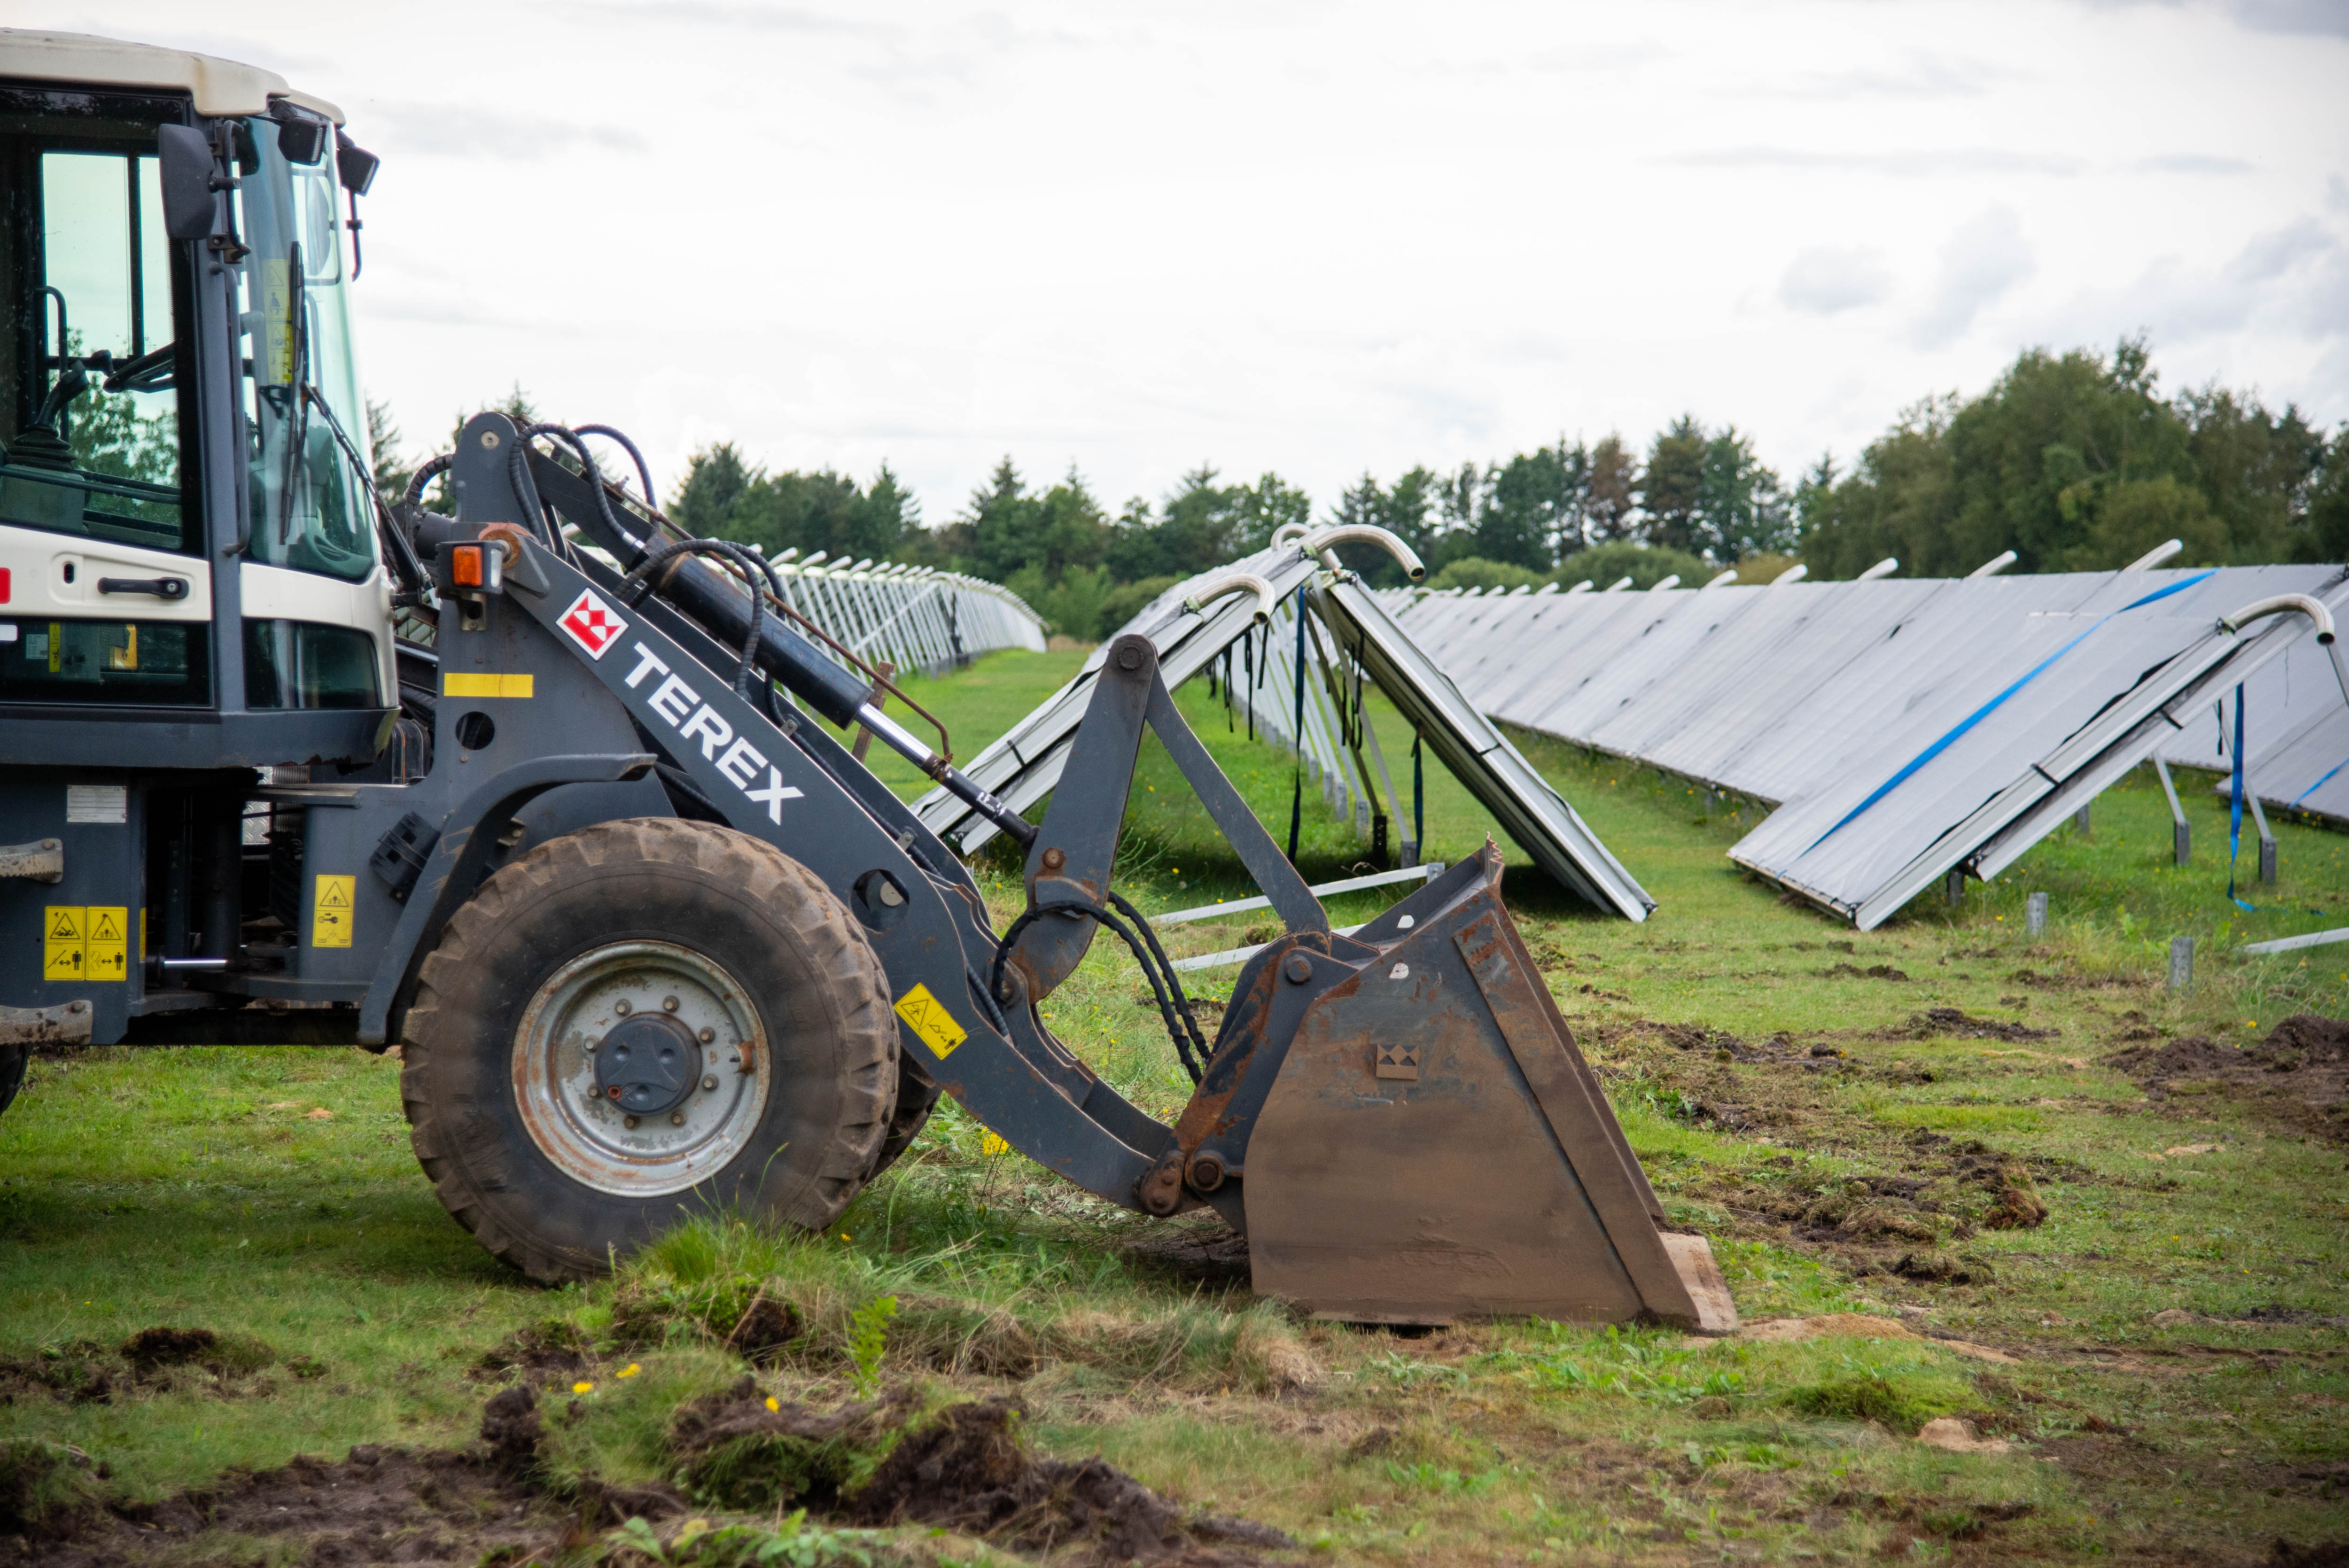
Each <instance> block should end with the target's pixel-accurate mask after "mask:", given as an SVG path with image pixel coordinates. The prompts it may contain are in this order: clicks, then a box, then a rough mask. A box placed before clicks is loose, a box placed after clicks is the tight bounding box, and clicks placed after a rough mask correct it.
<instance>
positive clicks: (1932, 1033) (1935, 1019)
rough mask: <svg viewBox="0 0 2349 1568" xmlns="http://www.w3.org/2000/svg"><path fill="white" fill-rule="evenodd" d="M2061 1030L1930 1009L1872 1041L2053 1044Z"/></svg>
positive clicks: (1950, 1009)
mask: <svg viewBox="0 0 2349 1568" xmlns="http://www.w3.org/2000/svg"><path fill="white" fill-rule="evenodd" d="M2061 1033H2063V1031H2062V1030H2060V1029H2034V1028H2032V1027H2031V1026H2029V1025H2027V1024H2012V1023H2009V1022H2007V1021H2006V1020H2005V1019H2003V1018H1983V1017H1977V1016H1975V1015H1973V1014H1971V1013H1969V1012H1967V1011H1966V1010H1965V1009H1963V1008H1962V1007H1928V1008H1926V1009H1925V1010H1924V1011H1923V1012H1921V1013H1919V1014H1917V1015H1916V1016H1913V1017H1911V1018H1910V1019H1909V1022H1908V1023H1906V1024H1905V1025H1903V1026H1900V1027H1899V1028H1897V1029H1884V1030H1879V1031H1878V1033H1876V1034H1874V1035H1872V1036H1870V1037H1869V1038H1871V1039H1878V1040H1925V1039H1936V1038H1939V1039H1959V1040H2052V1039H2054V1038H2055V1037H2056V1036H2058V1035H2059V1034H2061Z"/></svg>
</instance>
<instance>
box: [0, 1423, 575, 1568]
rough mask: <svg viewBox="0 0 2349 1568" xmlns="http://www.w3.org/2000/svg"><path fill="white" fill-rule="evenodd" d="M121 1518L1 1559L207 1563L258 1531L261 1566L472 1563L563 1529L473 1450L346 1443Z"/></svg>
mask: <svg viewBox="0 0 2349 1568" xmlns="http://www.w3.org/2000/svg"><path fill="white" fill-rule="evenodd" d="M125 1515H129V1516H125ZM125 1515H118V1514H115V1513H111V1512H106V1511H99V1510H96V1509H91V1510H88V1511H85V1512H83V1513H81V1514H80V1515H78V1517H77V1518H76V1519H75V1521H74V1522H73V1524H72V1526H71V1528H70V1529H69V1530H67V1531H66V1532H62V1534H61V1535H59V1536H53V1537H52V1538H51V1539H48V1540H46V1541H33V1540H26V1539H18V1540H16V1541H8V1540H5V1539H0V1563H10V1564H16V1563H26V1564H30V1563H39V1564H41V1565H42V1568H127V1565H136V1564H149V1563H153V1564H159V1565H160V1564H164V1563H171V1564H181V1563H191V1562H199V1561H201V1562H206V1563H210V1562H217V1561H222V1559H220V1558H219V1557H217V1556H216V1555H211V1554H207V1553H206V1551H205V1547H204V1542H206V1541H207V1540H212V1541H216V1540H218V1539H219V1538H220V1537H223V1536H225V1537H232V1538H233V1537H236V1536H258V1537H262V1538H264V1539H267V1540H270V1541H273V1542H287V1543H288V1544H289V1546H290V1548H291V1549H290V1550H288V1551H282V1552H281V1553H278V1554H275V1555H272V1556H271V1557H270V1558H269V1561H272V1562H279V1561H284V1562H298V1563H320V1564H325V1563H421V1564H434V1565H440V1564H446V1565H447V1568H471V1565H472V1564H474V1563H482V1562H498V1561H520V1560H522V1559H524V1558H526V1557H528V1556H529V1555H530V1554H531V1553H533V1552H543V1551H549V1550H552V1549H553V1548H554V1546H555V1545H556V1544H557V1543H558V1542H560V1541H561V1539H562V1538H563V1536H564V1532H565V1530H566V1529H567V1528H568V1522H567V1521H566V1520H565V1519H564V1518H563V1517H561V1516H560V1515H559V1514H557V1513H556V1512H555V1511H553V1510H550V1509H547V1508H545V1507H544V1506H543V1503H542V1501H541V1500H540V1499H539V1498H538V1496H537V1495H536V1494H535V1493H533V1492H532V1491H529V1490H528V1489H527V1488H525V1487H523V1486H522V1485H521V1484H519V1483H518V1482H516V1481H514V1480H512V1479H511V1478H509V1477H507V1476H505V1475H504V1474H503V1473H502V1472H501V1471H500V1470H498V1469H497V1468H496V1467H495V1466H494V1465H492V1464H491V1463H489V1462H487V1461H485V1460H481V1459H480V1458H478V1457H475V1456H473V1455H469V1454H463V1453H451V1452H447V1451H429V1450H426V1451H418V1450H411V1449H394V1448H382V1449H373V1448H371V1449H368V1450H367V1454H366V1456H365V1457H364V1458H362V1457H361V1456H360V1454H359V1453H358V1451H357V1450H354V1451H353V1454H352V1457H351V1458H350V1459H349V1460H346V1461H345V1462H344V1463H341V1464H330V1463H327V1462H326V1461H325V1460H318V1459H314V1458H311V1457H309V1456H307V1455H301V1456H296V1457H295V1459H294V1460H292V1461H291V1462H289V1463H287V1464H285V1465H284V1466H282V1467H280V1468H279V1469H276V1470H262V1471H259V1472H257V1473H256V1472H249V1471H238V1470H232V1471H230V1472H229V1473H228V1474H226V1475H224V1476H222V1477H221V1478H220V1479H219V1480H215V1481H213V1482H212V1483H210V1484H208V1485H206V1486H203V1487H201V1488H198V1489H195V1490H193V1491H187V1492H184V1493H181V1495H180V1496H178V1497H174V1498H171V1499H169V1500H167V1501H163V1502H160V1503H156V1504H153V1505H150V1506H146V1507H140V1508H138V1509H135V1510H126V1511H125ZM237 1560H238V1561H240V1562H242V1561H245V1560H246V1559H243V1558H239V1559H237Z"/></svg>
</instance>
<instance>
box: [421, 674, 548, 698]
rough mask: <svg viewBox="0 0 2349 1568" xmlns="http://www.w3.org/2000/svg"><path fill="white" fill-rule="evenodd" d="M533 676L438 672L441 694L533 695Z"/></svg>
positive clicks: (535, 681) (534, 684)
mask: <svg viewBox="0 0 2349 1568" xmlns="http://www.w3.org/2000/svg"><path fill="white" fill-rule="evenodd" d="M537 684H538V677H537V676H485V675H476V674H472V673H471V672H468V671H463V670H443V671H441V672H440V695H441V696H535V695H537V694H536V691H535V689H534V688H535V687H536V686H537Z"/></svg>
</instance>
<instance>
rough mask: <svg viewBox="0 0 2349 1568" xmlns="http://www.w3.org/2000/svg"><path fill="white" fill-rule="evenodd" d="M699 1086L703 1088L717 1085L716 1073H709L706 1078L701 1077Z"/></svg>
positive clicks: (711, 1087)
mask: <svg viewBox="0 0 2349 1568" xmlns="http://www.w3.org/2000/svg"><path fill="white" fill-rule="evenodd" d="M701 1087H702V1088H704V1089H705V1090H706V1089H713V1088H717V1087H718V1075H717V1074H716V1073H711V1074H710V1075H709V1077H708V1078H703V1079H702V1080H701Z"/></svg>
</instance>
